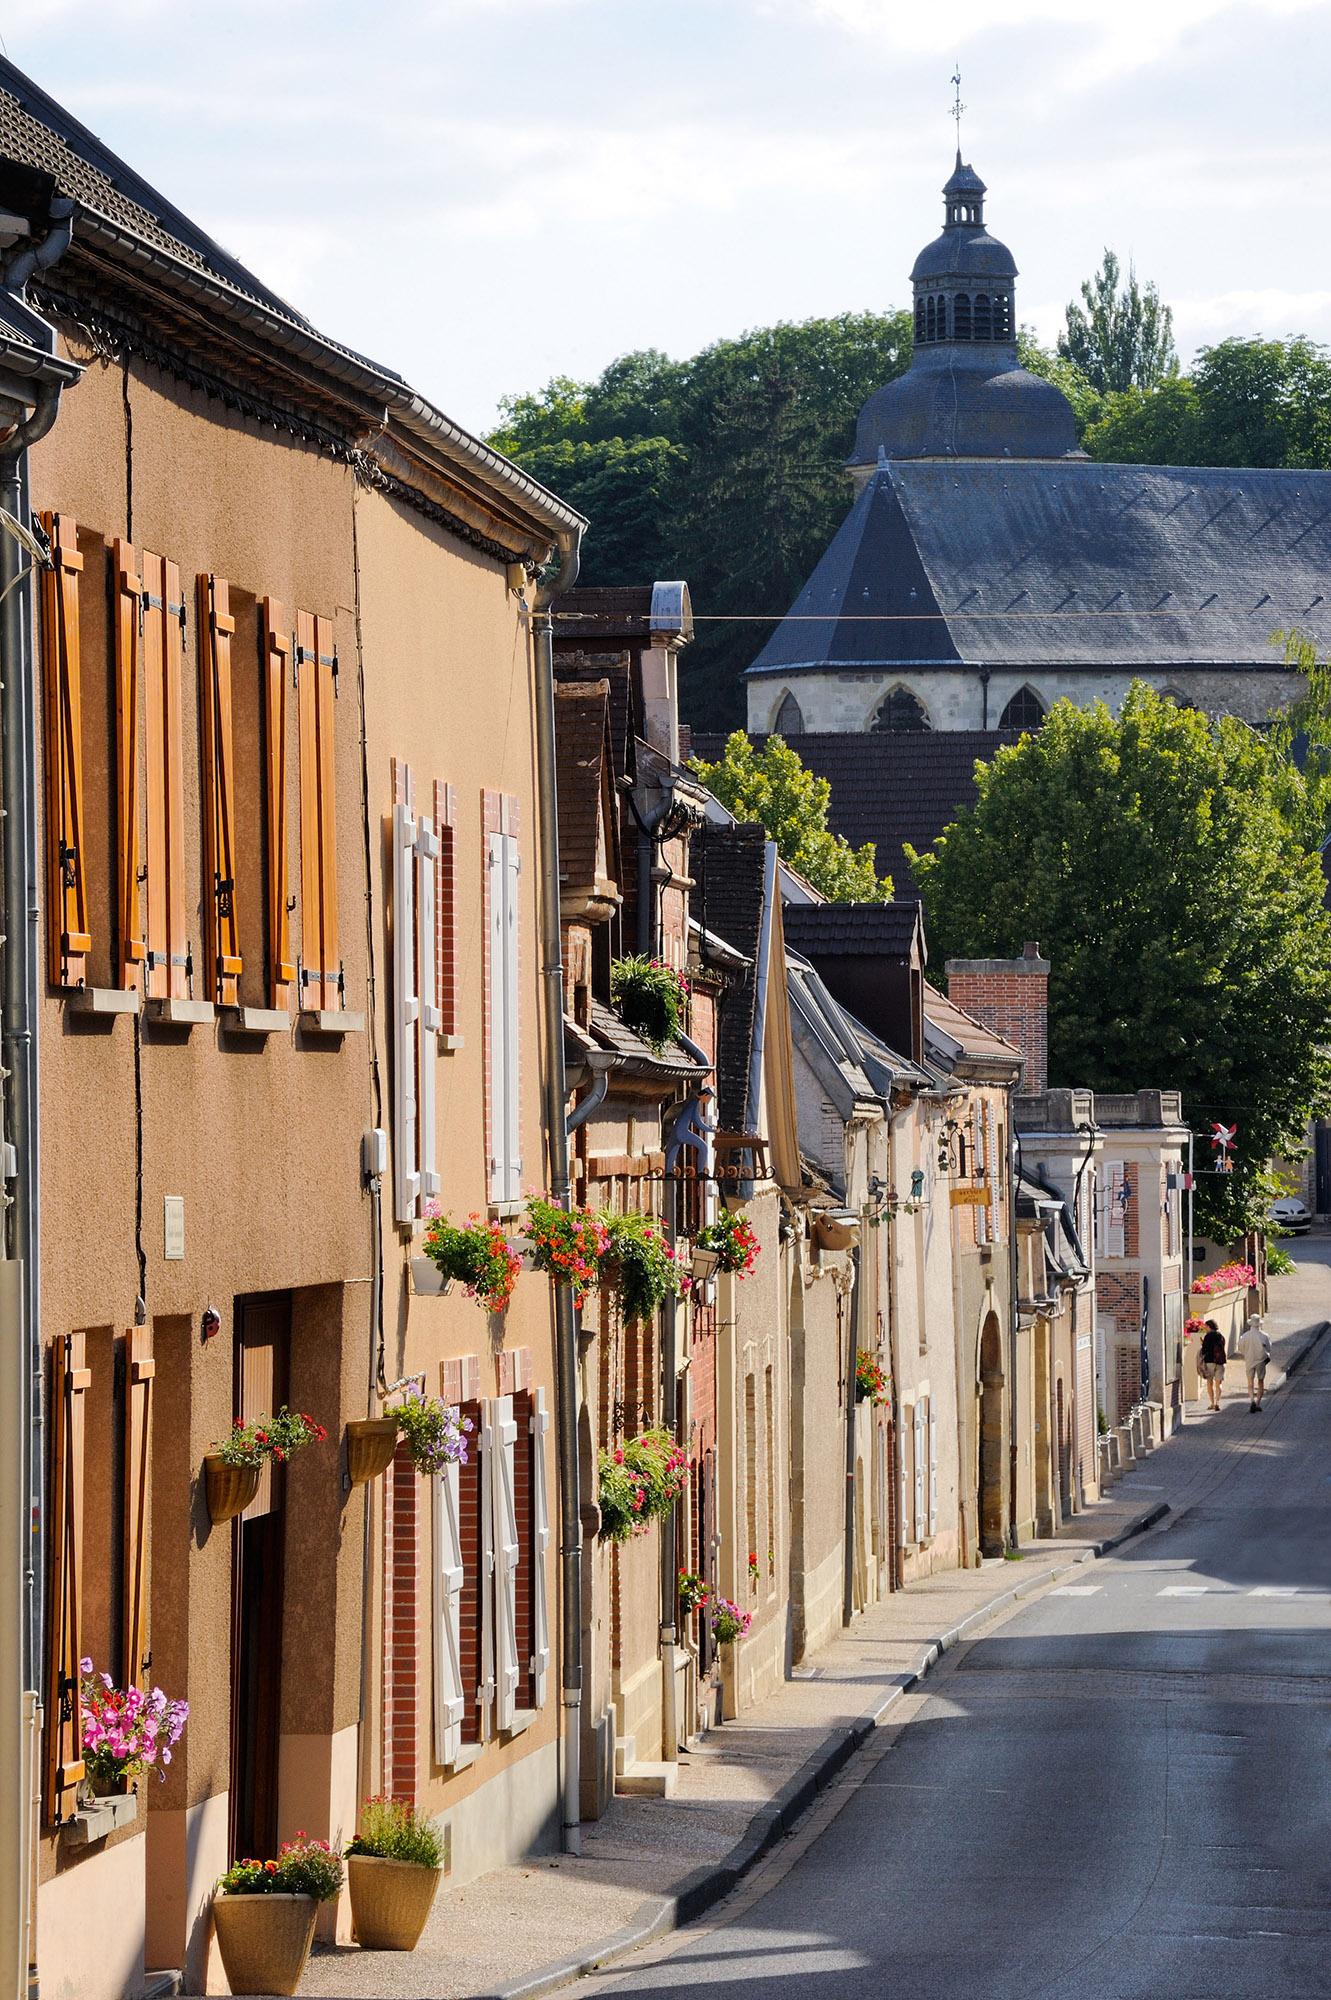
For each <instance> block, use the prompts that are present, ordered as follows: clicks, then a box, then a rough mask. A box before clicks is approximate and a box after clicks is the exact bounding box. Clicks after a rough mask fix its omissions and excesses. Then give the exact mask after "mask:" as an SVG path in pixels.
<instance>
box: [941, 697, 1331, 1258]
mask: <svg viewBox="0 0 1331 2000" xmlns="http://www.w3.org/2000/svg"><path fill="white" fill-rule="evenodd" d="M976 777H977V789H978V796H977V799H976V803H975V805H974V806H973V807H971V808H968V809H967V810H965V811H963V812H962V813H961V814H960V815H959V816H958V818H957V819H956V820H955V821H954V822H953V824H952V825H951V826H949V827H948V828H947V829H946V830H945V831H944V832H943V833H942V834H941V835H940V836H939V838H938V840H937V841H935V843H934V846H933V850H932V852H931V853H929V854H925V855H919V856H917V855H915V854H913V853H910V851H909V850H907V851H908V854H909V858H910V861H911V866H912V868H913V869H914V871H915V876H916V880H917V881H918V882H919V884H920V888H921V893H922V895H923V897H924V901H925V907H926V910H927V913H928V917H929V923H930V943H931V946H932V948H933V955H934V957H935V960H936V961H937V960H941V959H946V958H948V957H949V956H953V955H958V956H964V957H972V956H986V955H989V954H996V955H1015V954H1017V953H1019V952H1020V950H1021V947H1022V943H1023V941H1024V940H1025V939H1026V938H1030V937H1038V938H1039V939H1040V940H1041V943H1042V945H1043V946H1044V948H1045V950H1046V951H1047V953H1048V955H1049V958H1050V959H1051V961H1052V971H1051V974H1050V1021H1049V1044H1050V1046H1049V1058H1050V1071H1051V1074H1052V1075H1053V1076H1054V1077H1055V1079H1056V1080H1058V1081H1059V1082H1064V1083H1069V1084H1089V1085H1091V1086H1093V1087H1095V1088H1098V1089H1102V1090H1134V1089H1137V1088H1138V1087H1139V1086H1143V1085H1145V1086H1157V1087H1161V1088H1177V1089H1179V1090H1181V1091H1182V1093H1183V1106H1184V1114H1185V1116H1186V1117H1187V1118H1188V1119H1189V1120H1190V1121H1191V1122H1192V1124H1193V1126H1194V1129H1195V1130H1196V1131H1198V1133H1199V1134H1203V1135H1204V1134H1205V1133H1206V1132H1207V1130H1208V1129H1209V1127H1210V1125H1211V1124H1212V1122H1214V1121H1216V1120H1220V1121H1222V1122H1223V1123H1225V1124H1227V1125H1237V1126H1238V1140H1237V1146H1236V1154H1237V1164H1236V1168H1235V1171H1234V1173H1233V1174H1232V1175H1230V1176H1220V1175H1212V1174H1209V1173H1204V1174H1200V1175H1199V1177H1198V1193H1197V1218H1198V1224H1199V1227H1200V1228H1202V1229H1204V1230H1206V1231H1207V1232H1209V1233H1212V1234H1215V1235H1217V1236H1219V1237H1220V1238H1221V1239H1225V1238H1227V1237H1230V1236H1233V1235H1236V1234H1238V1233H1239V1232H1240V1230H1241V1229H1243V1228H1245V1227H1250V1226H1256V1225H1257V1224H1258V1223H1259V1222H1260V1221H1261V1220H1262V1218H1263V1216H1264V1212H1265V1206H1266V1201H1267V1195H1268V1187H1269V1183H1268V1182H1267V1180H1266V1177H1265V1174H1266V1166H1267V1162H1268V1160H1269V1159H1270V1157H1271V1156H1272V1155H1274V1154H1279V1153H1288V1152H1290V1151H1293V1152H1297V1151H1298V1148H1299V1146H1300V1145H1301V1144H1302V1141H1303V1137H1304V1134H1305V1131H1306V1129H1307V1124H1308V1120H1309V1118H1310V1117H1311V1116H1313V1115H1315V1114H1318V1113H1321V1112H1322V1111H1324V1110H1325V1109H1326V1108H1327V1106H1328V1103H1331V1056H1329V1055H1328V1048H1329V1046H1331V917H1329V916H1328V914H1327V912H1326V910H1325V908H1324V907H1323V895H1324V890H1325V882H1324V879H1323V874H1322V867H1321V859H1320V856H1319V854H1318V851H1317V847H1318V835H1319V830H1320V804H1319V801H1318V799H1317V798H1316V797H1315V795H1314V793H1313V791H1312V790H1311V789H1310V787H1309V785H1308V784H1307V783H1306V781H1305V779H1304V777H1303V775H1302V774H1301V773H1300V772H1299V771H1298V770H1297V769H1296V768H1295V766H1294V764H1293V763H1292V762H1291V760H1290V759H1289V757H1288V756H1287V755H1286V754H1285V749H1284V747H1283V746H1282V744H1281V743H1280V742H1279V741H1278V740H1277V739H1276V738H1275V737H1274V736H1273V735H1271V734H1268V733H1264V732H1261V731H1258V730H1254V729H1251V728H1249V727H1248V726H1247V725H1246V724H1244V723H1241V722H1238V721H1235V720H1234V719H1233V718H1231V717H1221V718H1220V719H1219V720H1218V721H1215V722H1210V721H1208V720H1207V719H1206V718H1205V717H1204V716H1202V715H1199V714H1198V713H1197V712H1196V711H1195V710H1190V709H1180V708H1178V707H1176V706H1175V704H1174V703H1173V702H1172V701H1169V700H1167V699H1165V698H1164V697H1162V696H1160V695H1158V694H1156V693H1155V692H1154V691H1153V690H1152V689H1151V688H1148V687H1146V686H1144V685H1143V684H1142V683H1140V682H1137V683H1134V685H1133V687H1132V688H1131V690H1130V691H1129V694H1128V696H1127V699H1126V701H1125V702H1124V705H1123V711H1122V714H1121V716H1118V717H1116V716H1114V715H1112V714H1111V713H1110V711H1109V710H1108V709H1107V708H1106V707H1105V706H1104V705H1103V704H1098V705H1097V706H1095V707H1094V708H1089V709H1083V708H1077V707H1075V706H1074V705H1073V704H1072V703H1071V702H1068V701H1061V702H1059V703H1057V704H1056V706H1055V707H1054V708H1053V709H1052V710H1051V712H1050V714H1049V716H1048V718H1047V720H1046V722H1045V724H1044V727H1043V728H1042V729H1041V730H1040V732H1039V734H1038V735H1035V736H1028V737H1024V738H1023V739H1022V741H1021V742H1020V743H1018V744H1015V745H1012V746H1011V747H1005V748H1002V749H1000V750H999V751H998V752H997V753H996V755H995V756H994V758H993V760H992V762H990V763H988V764H980V765H978V766H977V770H976ZM1210 1164H1211V1149H1210V1147H1209V1145H1203V1146H1202V1148H1201V1149H1200V1150H1199V1154H1198V1165H1199V1166H1206V1167H1209V1166H1210Z"/></svg>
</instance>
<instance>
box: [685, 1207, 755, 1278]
mask: <svg viewBox="0 0 1331 2000" xmlns="http://www.w3.org/2000/svg"><path fill="white" fill-rule="evenodd" d="M694 1241H695V1243H696V1245H697V1247H698V1249H699V1250H710V1251H712V1252H713V1253H714V1254H715V1256H716V1258H717V1269H718V1270H721V1271H734V1272H735V1273H737V1275H738V1276H739V1277H741V1278H747V1277H748V1275H749V1273H750V1271H751V1270H752V1269H753V1267H754V1265H755V1264H756V1263H757V1261H758V1254H759V1251H760V1250H761V1248H762V1246H761V1244H760V1243H759V1241H758V1238H757V1237H756V1236H755V1234H754V1232H753V1224H752V1223H751V1222H750V1221H749V1219H748V1217H747V1216H746V1215H743V1214H741V1212H740V1211H739V1210H738V1209H729V1208H725V1209H722V1211H721V1213H720V1215H718V1216H717V1218H716V1221H715V1222H708V1223H704V1225H703V1227H702V1228H701V1229H700V1230H699V1231H698V1234H697V1236H696V1237H695V1238H694Z"/></svg>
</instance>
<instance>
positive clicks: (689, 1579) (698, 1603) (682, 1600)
mask: <svg viewBox="0 0 1331 2000" xmlns="http://www.w3.org/2000/svg"><path fill="white" fill-rule="evenodd" d="M709 1594H710V1593H709V1592H708V1589H707V1585H706V1584H705V1583H704V1582H703V1580H702V1577H701V1576H700V1575H699V1573H698V1571H697V1570H696V1569H681V1570H680V1572H679V1608H680V1610H681V1611H682V1612H683V1613H684V1616H685V1617H686V1618H688V1617H691V1616H692V1614H693V1613H694V1612H695V1611H701V1609H702V1607H703V1605H704V1604H706V1602H707V1599H708V1596H709Z"/></svg>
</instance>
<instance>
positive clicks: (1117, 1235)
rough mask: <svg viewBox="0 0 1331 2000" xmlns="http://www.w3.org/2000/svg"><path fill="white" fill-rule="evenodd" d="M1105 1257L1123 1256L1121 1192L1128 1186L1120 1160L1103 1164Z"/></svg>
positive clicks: (1107, 1161) (1123, 1237)
mask: <svg viewBox="0 0 1331 2000" xmlns="http://www.w3.org/2000/svg"><path fill="white" fill-rule="evenodd" d="M1104 1173H1105V1255H1106V1257H1121V1256H1122V1255H1123V1254H1124V1242H1125V1236H1124V1229H1123V1216H1124V1208H1123V1190H1124V1188H1125V1187H1126V1186H1127V1184H1128V1177H1127V1172H1126V1169H1125V1168H1124V1165H1123V1162H1122V1160H1106V1162H1105V1169H1104Z"/></svg>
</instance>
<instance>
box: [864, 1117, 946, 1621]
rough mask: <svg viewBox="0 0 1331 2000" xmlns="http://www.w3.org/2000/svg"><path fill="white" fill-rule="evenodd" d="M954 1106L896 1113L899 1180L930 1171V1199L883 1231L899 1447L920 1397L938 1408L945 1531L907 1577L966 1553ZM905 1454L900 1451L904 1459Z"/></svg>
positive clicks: (909, 1557)
mask: <svg viewBox="0 0 1331 2000" xmlns="http://www.w3.org/2000/svg"><path fill="white" fill-rule="evenodd" d="M946 1115H947V1114H946V1110H945V1108H944V1107H942V1106H940V1105H939V1104H937V1103H929V1102H927V1101H925V1100H922V1099H919V1098H916V1099H914V1100H913V1101H912V1102H911V1104H910V1105H909V1106H908V1107H907V1108H906V1109H905V1110H903V1111H899V1112H898V1113H897V1114H896V1116H895V1117H894V1118H893V1121H892V1173H891V1177H890V1178H891V1183H892V1185H893V1186H894V1187H895V1188H896V1190H897V1193H898V1196H899V1197H900V1198H901V1199H902V1201H903V1202H904V1201H905V1200H907V1199H908V1198H909V1194H910V1187H911V1176H912V1174H913V1173H914V1172H916V1171H917V1170H918V1171H920V1172H922V1173H923V1175H924V1194H923V1199H922V1201H921V1203H920V1205H919V1207H918V1209H917V1211H916V1213H915V1214H913V1215H911V1214H907V1213H906V1212H905V1211H904V1210H903V1211H902V1212H900V1213H899V1214H898V1215H897V1216H896V1218H895V1219H894V1221H893V1222H892V1224H891V1225H890V1228H889V1229H887V1230H885V1231H883V1232H881V1233H882V1235H883V1236H884V1238H885V1239H886V1244H887V1254H888V1255H889V1256H890V1258H891V1260H892V1270H891V1273H890V1282H891V1289H892V1297H893V1314H894V1323H895V1348H896V1366H897V1403H898V1408H899V1410H900V1411H901V1413H902V1437H901V1441H900V1442H899V1453H900V1451H901V1449H902V1446H903V1444H904V1440H905V1438H906V1436H907V1433H908V1430H909V1426H910V1423H911V1421H912V1417H913V1411H914V1408H915V1405H916V1403H917V1402H918V1400H919V1399H920V1398H921V1397H922V1396H928V1397H929V1398H930V1399H931V1402H932V1404H933V1407H934V1409H935V1411H936V1413H937V1445H938V1510H937V1520H938V1531H937V1533H936V1535H935V1536H934V1537H933V1538H932V1540H926V1541H924V1542H919V1543H912V1544H910V1545H909V1546H908V1547H907V1552H906V1557H905V1575H906V1579H907V1581H911V1580H913V1579H915V1578H918V1577H922V1576H928V1575H929V1574H930V1573H931V1572H932V1571H933V1570H936V1569H951V1568H955V1567H956V1565H957V1563H958V1561H959V1559H960V1529H959V1521H960V1508H961V1504H962V1489H961V1461H960V1439H959V1428H958V1408H957V1379H958V1342H959V1339H960V1333H959V1330H958V1329H957V1328H956V1325H955V1317H954V1315H955V1296H954V1288H955V1274H954V1260H955V1251H954V1237H953V1219H952V1218H953V1210H952V1209H951V1207H950V1204H949V1186H950V1183H949V1181H948V1178H947V1176H946V1174H944V1173H942V1172H940V1170H939V1165H938V1152H939V1144H940V1139H941V1136H942V1131H943V1122H944V1119H945V1117H946ZM899 1462H900V1459H899Z"/></svg>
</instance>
